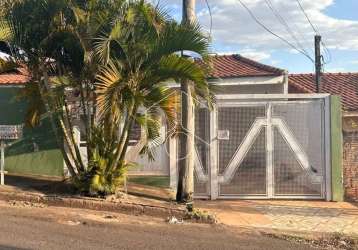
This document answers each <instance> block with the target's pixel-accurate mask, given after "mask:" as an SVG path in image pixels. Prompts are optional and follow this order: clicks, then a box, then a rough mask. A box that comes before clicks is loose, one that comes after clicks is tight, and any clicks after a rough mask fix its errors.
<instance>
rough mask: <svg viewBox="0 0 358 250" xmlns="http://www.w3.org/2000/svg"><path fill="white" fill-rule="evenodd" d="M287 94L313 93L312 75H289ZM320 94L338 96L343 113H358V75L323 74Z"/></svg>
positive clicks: (313, 77) (313, 80) (313, 76)
mask: <svg viewBox="0 0 358 250" xmlns="http://www.w3.org/2000/svg"><path fill="white" fill-rule="evenodd" d="M288 84H289V92H297V91H298V92H302V93H314V92H315V90H316V85H315V75H314V74H290V75H289V76H288ZM320 92H321V93H329V94H332V95H340V96H341V98H342V106H343V110H345V111H358V73H324V74H323V75H322V79H321V86H320Z"/></svg>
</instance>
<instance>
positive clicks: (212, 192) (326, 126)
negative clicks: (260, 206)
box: [195, 94, 332, 200]
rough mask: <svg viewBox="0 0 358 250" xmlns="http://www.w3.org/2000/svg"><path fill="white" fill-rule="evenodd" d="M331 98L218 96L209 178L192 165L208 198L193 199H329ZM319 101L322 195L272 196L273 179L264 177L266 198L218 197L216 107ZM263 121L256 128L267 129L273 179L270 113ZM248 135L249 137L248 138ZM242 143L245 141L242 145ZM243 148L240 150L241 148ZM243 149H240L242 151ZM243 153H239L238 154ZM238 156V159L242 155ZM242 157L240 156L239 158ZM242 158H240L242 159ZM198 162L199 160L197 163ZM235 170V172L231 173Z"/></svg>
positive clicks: (212, 122)
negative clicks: (321, 121)
mask: <svg viewBox="0 0 358 250" xmlns="http://www.w3.org/2000/svg"><path fill="white" fill-rule="evenodd" d="M329 97H330V95H329V94H252V95H251V94H249V95H230V94H229V95H217V96H216V104H215V105H214V107H213V109H212V110H211V112H210V140H209V141H210V147H209V152H208V154H209V156H208V160H209V163H208V164H209V165H208V166H209V171H208V175H205V174H204V173H202V169H201V167H200V166H199V165H198V164H195V171H196V173H197V175H198V177H199V178H202V179H203V180H204V179H205V180H208V181H209V185H208V193H207V194H208V195H207V196H203V195H201V196H199V197H198V196H195V197H196V198H210V199H212V200H215V199H292V198H294V199H326V200H331V199H332V190H331V156H330V98H329ZM317 99H320V100H322V101H323V105H324V112H323V119H322V120H323V124H322V129H323V134H324V138H323V142H322V144H323V145H322V150H323V155H324V159H322V160H323V162H324V170H325V173H324V180H323V181H324V184H323V185H322V186H323V188H324V189H325V190H324V191H323V192H321V193H322V196H320V197H318V196H305V195H294V196H290V195H279V196H277V195H276V196H275V195H274V194H273V190H274V183H273V178H267V195H266V196H252V195H251V196H250V195H220V194H219V184H220V183H222V182H223V179H224V178H225V176H223V175H219V174H218V173H219V168H218V156H219V155H218V154H219V151H218V108H219V107H225V106H227V107H235V106H245V105H249V106H262V105H271V104H275V103H289V102H290V101H296V102H307V101H308V100H317ZM267 112H271V108H267ZM266 116H267V117H266V119H264V120H266V121H258V123H264V124H259V125H258V126H260V127H261V126H266V129H267V130H266V131H267V133H266V140H267V146H268V148H267V149H266V150H267V151H268V152H269V153H267V169H266V170H267V174H268V176H273V175H272V172H273V167H274V165H273V138H272V137H273V133H272V130H273V128H272V127H273V124H274V123H275V122H277V121H273V120H272V119H270V118H271V114H267V115H266ZM248 136H250V135H248ZM242 144H244V142H243V143H242ZM241 148H242V147H240V149H241ZM244 149H245V147H244V148H243V149H242V150H244ZM241 153H242V152H241ZM241 153H240V154H239V153H237V154H236V155H238V157H240V155H242V154H241ZM241 157H242V156H241ZM242 158H243V157H242ZM197 162H198V161H197ZM231 171H235V169H233V170H231Z"/></svg>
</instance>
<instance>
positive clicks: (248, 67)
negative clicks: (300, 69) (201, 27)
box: [209, 54, 284, 78]
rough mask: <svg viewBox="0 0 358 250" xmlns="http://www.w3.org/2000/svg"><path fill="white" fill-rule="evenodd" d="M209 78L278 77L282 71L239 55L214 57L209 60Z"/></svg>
mask: <svg viewBox="0 0 358 250" xmlns="http://www.w3.org/2000/svg"><path fill="white" fill-rule="evenodd" d="M209 67H210V69H211V70H210V73H209V77H210V78H230V77H250V76H279V75H282V74H283V73H284V70H282V69H279V68H275V67H271V66H268V65H265V64H262V63H259V62H256V61H253V60H251V59H248V58H246V57H243V56H241V55H236V54H235V55H215V56H211V57H210V60H209Z"/></svg>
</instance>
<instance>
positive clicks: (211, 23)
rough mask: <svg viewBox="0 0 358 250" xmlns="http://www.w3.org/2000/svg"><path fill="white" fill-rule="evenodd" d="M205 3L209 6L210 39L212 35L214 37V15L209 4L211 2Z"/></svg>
mask: <svg viewBox="0 0 358 250" xmlns="http://www.w3.org/2000/svg"><path fill="white" fill-rule="evenodd" d="M205 3H206V6H207V8H208V12H209V15H210V31H209V38H211V35H212V29H213V15H212V12H211V7H210V4H209V1H208V0H205Z"/></svg>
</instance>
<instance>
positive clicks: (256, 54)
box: [239, 49, 271, 61]
mask: <svg viewBox="0 0 358 250" xmlns="http://www.w3.org/2000/svg"><path fill="white" fill-rule="evenodd" d="M239 53H240V54H241V55H243V56H245V57H248V58H250V59H253V60H257V61H262V60H266V59H269V58H270V57H271V55H270V54H269V53H267V52H262V51H256V50H253V49H245V50H241V51H239Z"/></svg>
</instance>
